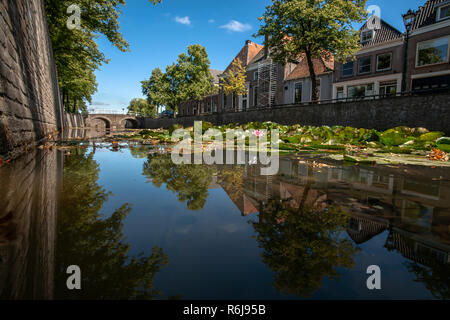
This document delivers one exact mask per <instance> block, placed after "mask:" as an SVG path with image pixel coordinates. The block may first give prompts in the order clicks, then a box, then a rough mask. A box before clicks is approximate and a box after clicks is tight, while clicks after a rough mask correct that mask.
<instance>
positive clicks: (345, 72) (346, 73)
mask: <svg viewBox="0 0 450 320" xmlns="http://www.w3.org/2000/svg"><path fill="white" fill-rule="evenodd" d="M353 66H354V63H353V61H350V62H347V63H346V64H344V65H342V77H351V76H353Z"/></svg>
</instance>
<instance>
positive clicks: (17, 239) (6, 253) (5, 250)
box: [0, 150, 63, 299]
mask: <svg viewBox="0 0 450 320" xmlns="http://www.w3.org/2000/svg"><path fill="white" fill-rule="evenodd" d="M62 161H63V158H62V154H61V153H59V152H56V151H54V150H42V151H41V150H39V151H36V152H30V153H28V154H26V155H25V156H24V157H22V158H20V159H19V160H17V161H15V162H13V163H12V164H10V165H8V166H5V167H3V168H0V182H1V183H0V299H51V298H53V297H54V292H53V288H54V272H53V270H54V266H55V254H54V252H55V241H56V219H57V211H58V206H59V201H58V200H59V195H60V191H61V182H62V168H63V163H62Z"/></svg>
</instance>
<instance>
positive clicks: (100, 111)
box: [87, 109, 145, 117]
mask: <svg viewBox="0 0 450 320" xmlns="http://www.w3.org/2000/svg"><path fill="white" fill-rule="evenodd" d="M87 113H88V114H113V115H124V116H133V117H145V115H144V114H143V113H140V112H128V111H127V110H124V111H121V110H117V109H88V112H87Z"/></svg>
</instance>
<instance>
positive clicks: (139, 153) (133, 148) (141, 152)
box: [130, 145, 149, 159]
mask: <svg viewBox="0 0 450 320" xmlns="http://www.w3.org/2000/svg"><path fill="white" fill-rule="evenodd" d="M148 152H149V147H148V146H146V145H130V153H131V156H132V157H133V158H135V159H144V158H146V157H147V155H148Z"/></svg>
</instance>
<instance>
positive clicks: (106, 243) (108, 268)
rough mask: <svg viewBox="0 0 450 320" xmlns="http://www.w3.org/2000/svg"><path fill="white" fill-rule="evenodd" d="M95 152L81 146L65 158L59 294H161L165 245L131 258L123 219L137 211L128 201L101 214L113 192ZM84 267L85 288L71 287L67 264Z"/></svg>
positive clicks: (58, 255) (134, 296)
mask: <svg viewBox="0 0 450 320" xmlns="http://www.w3.org/2000/svg"><path fill="white" fill-rule="evenodd" d="M98 176H99V166H98V164H97V162H96V161H95V160H94V159H93V154H92V153H91V154H86V150H84V149H75V150H73V151H72V155H71V156H68V157H66V159H65V161H64V183H63V192H62V198H61V203H62V206H61V212H60V214H59V215H58V221H57V222H58V223H57V227H58V229H57V230H58V231H57V232H58V237H57V239H58V242H57V248H56V268H55V270H56V274H55V297H56V298H57V299H151V298H157V297H159V296H160V293H159V292H158V291H157V290H155V288H154V285H153V280H154V277H155V276H156V274H157V273H158V272H159V271H160V270H161V268H163V267H164V266H165V265H166V264H167V263H168V258H167V256H166V255H165V254H164V253H163V251H162V249H160V248H158V247H155V248H153V249H152V252H151V254H150V255H149V256H148V257H145V256H143V255H139V256H135V257H130V256H129V255H128V252H129V249H130V246H129V245H128V244H127V243H125V242H124V235H123V221H124V219H125V218H126V217H127V215H128V214H129V213H130V211H131V207H130V206H129V205H128V204H125V205H123V206H122V207H120V208H119V209H117V210H116V211H115V212H113V213H112V214H111V215H110V216H105V215H102V214H101V213H100V211H101V209H102V207H103V204H104V202H105V201H106V200H107V199H108V197H109V196H110V193H108V192H107V191H106V190H105V189H104V188H103V187H101V186H100V185H98V182H97V181H98ZM74 264H75V265H78V266H80V268H81V270H82V290H80V291H78V290H75V291H76V292H74V291H69V290H67V286H66V281H67V273H66V269H67V267H68V266H70V265H74Z"/></svg>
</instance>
